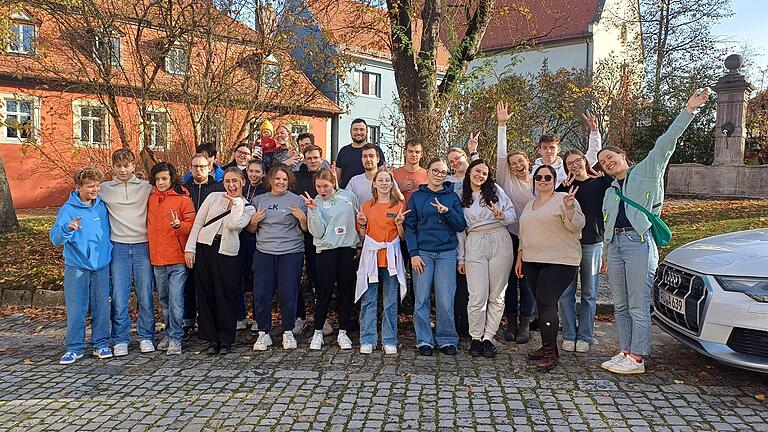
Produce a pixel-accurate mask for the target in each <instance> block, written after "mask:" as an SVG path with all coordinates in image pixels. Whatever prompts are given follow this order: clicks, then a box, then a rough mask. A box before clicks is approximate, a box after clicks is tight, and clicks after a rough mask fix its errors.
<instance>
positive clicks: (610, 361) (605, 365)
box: [600, 352, 627, 370]
mask: <svg viewBox="0 0 768 432" xmlns="http://www.w3.org/2000/svg"><path fill="white" fill-rule="evenodd" d="M626 356H627V355H626V354H624V353H623V352H619V353H618V354H616V355H615V356H613V357H611V358H609V359H608V360H606V361H604V362H603V363H602V364H600V367H601V368H603V369H607V370H610V369H608V367H609V366H611V365H612V364H614V363H616V362H620V361H622V360H624V357H626Z"/></svg>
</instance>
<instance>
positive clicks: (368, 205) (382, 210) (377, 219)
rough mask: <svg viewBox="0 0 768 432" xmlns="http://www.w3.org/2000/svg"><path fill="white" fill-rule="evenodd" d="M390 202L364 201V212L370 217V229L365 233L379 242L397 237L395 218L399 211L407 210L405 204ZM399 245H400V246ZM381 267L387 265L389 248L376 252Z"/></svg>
mask: <svg viewBox="0 0 768 432" xmlns="http://www.w3.org/2000/svg"><path fill="white" fill-rule="evenodd" d="M389 205H390V204H389V203H377V202H374V201H373V200H368V201H366V202H365V203H363V206H362V208H363V214H364V215H365V217H366V218H368V229H367V230H366V232H365V234H366V235H367V236H369V237H370V238H372V239H374V240H376V241H377V242H390V241H392V240H394V239H395V237H397V235H398V234H397V225H396V224H395V218H396V217H397V213H399V212H400V211H404V210H405V205H404V204H398V205H395V206H394V207H390V206H389ZM398 247H399V246H398ZM376 262H377V263H378V265H379V267H386V266H387V250H386V249H381V250H380V251H378V252H377V253H376Z"/></svg>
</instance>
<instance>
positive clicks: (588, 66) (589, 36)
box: [584, 23, 595, 81]
mask: <svg viewBox="0 0 768 432" xmlns="http://www.w3.org/2000/svg"><path fill="white" fill-rule="evenodd" d="M594 28H595V27H594V23H593V24H590V25H589V26H587V37H586V38H584V42H585V43H586V44H587V53H586V56H585V57H586V58H585V59H584V61H585V63H586V64H585V65H584V70H585V71H587V77H588V78H589V79H590V81H591V80H592V57H593V56H592V52H591V50H592V45H591V44H590V40H591V39H592V36H593V35H594V33H593V32H594Z"/></svg>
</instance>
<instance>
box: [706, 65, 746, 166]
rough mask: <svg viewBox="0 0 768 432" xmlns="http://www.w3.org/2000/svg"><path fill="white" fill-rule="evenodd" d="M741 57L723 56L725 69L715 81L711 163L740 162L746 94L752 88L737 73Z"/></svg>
mask: <svg viewBox="0 0 768 432" xmlns="http://www.w3.org/2000/svg"><path fill="white" fill-rule="evenodd" d="M742 63H743V59H742V57H741V56H740V55H738V54H731V55H729V56H728V57H727V58H726V59H725V67H726V68H727V69H728V72H727V73H726V74H725V75H724V76H723V77H721V78H720V79H719V80H717V84H715V85H714V86H713V89H714V90H715V91H716V92H717V121H716V123H715V159H714V163H713V165H744V145H745V142H746V127H745V126H746V118H745V115H746V111H747V97H748V96H749V94H750V93H751V92H752V91H753V90H754V87H752V84H750V83H748V82H747V80H746V78H745V77H744V75H742V74H741V73H740V72H739V69H740V68H741V65H742Z"/></svg>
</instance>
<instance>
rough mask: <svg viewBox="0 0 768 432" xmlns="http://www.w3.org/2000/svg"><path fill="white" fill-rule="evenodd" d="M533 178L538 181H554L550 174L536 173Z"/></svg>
mask: <svg viewBox="0 0 768 432" xmlns="http://www.w3.org/2000/svg"><path fill="white" fill-rule="evenodd" d="M533 179H534V180H536V181H547V182H548V181H552V176H551V175H549V174H545V175H535V176H533Z"/></svg>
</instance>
